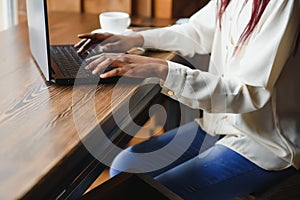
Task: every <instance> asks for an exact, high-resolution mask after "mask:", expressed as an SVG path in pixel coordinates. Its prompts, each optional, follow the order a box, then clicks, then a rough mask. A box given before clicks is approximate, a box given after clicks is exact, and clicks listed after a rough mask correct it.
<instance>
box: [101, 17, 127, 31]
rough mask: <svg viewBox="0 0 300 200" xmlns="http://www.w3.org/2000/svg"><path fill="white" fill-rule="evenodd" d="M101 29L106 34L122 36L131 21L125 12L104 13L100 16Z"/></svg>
mask: <svg viewBox="0 0 300 200" xmlns="http://www.w3.org/2000/svg"><path fill="white" fill-rule="evenodd" d="M99 20H100V26H101V29H102V30H103V31H105V32H109V33H113V34H120V33H123V32H125V31H126V29H127V28H128V27H129V25H130V23H131V20H130V16H129V14H128V13H125V12H104V13H101V14H100V15H99Z"/></svg>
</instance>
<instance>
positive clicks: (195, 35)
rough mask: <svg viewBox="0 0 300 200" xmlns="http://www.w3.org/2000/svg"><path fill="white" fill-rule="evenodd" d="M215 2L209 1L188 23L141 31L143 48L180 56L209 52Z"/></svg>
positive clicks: (214, 20)
mask: <svg viewBox="0 0 300 200" xmlns="http://www.w3.org/2000/svg"><path fill="white" fill-rule="evenodd" d="M216 1H217V0H211V1H210V2H209V3H208V4H207V5H206V6H204V7H203V8H202V9H201V10H199V11H198V12H197V13H195V14H194V15H193V16H192V17H191V18H190V20H189V22H188V23H185V24H182V25H173V26H170V27H165V28H158V29H154V30H147V31H142V32H141V34H142V35H143V37H144V47H145V48H155V49H161V50H167V51H176V52H178V53H179V54H181V55H182V56H189V57H192V56H194V54H208V53H210V52H211V48H212V42H213V36H214V31H215V26H216V20H217V19H216V16H217V14H216V12H217V3H216Z"/></svg>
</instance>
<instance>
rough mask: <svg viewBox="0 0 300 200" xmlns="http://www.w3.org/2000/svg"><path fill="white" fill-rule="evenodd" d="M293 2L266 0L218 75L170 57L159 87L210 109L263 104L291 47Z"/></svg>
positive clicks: (295, 15)
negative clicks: (228, 67)
mask: <svg viewBox="0 0 300 200" xmlns="http://www.w3.org/2000/svg"><path fill="white" fill-rule="evenodd" d="M295 4H296V1H293V0H278V1H270V5H269V6H268V7H267V8H268V9H267V10H266V12H265V13H264V15H263V16H262V18H261V20H260V23H259V24H258V26H257V27H256V30H255V32H254V33H253V36H252V37H251V38H250V40H249V41H248V43H247V46H244V47H243V48H244V50H243V54H242V56H241V57H240V58H239V59H237V60H236V61H235V62H234V63H233V64H234V65H235V66H234V68H235V70H234V71H231V72H232V73H230V72H229V73H228V74H227V75H225V76H222V75H221V74H218V73H217V72H202V71H200V70H192V69H188V68H187V67H185V66H183V65H180V64H178V63H173V62H169V72H168V76H167V79H166V81H165V82H164V83H163V93H165V94H167V95H170V94H171V95H172V96H171V97H172V98H174V99H177V100H178V101H180V102H182V103H183V104H186V105H188V106H190V107H193V108H200V109H204V110H206V111H207V112H213V113H224V112H228V113H245V112H251V111H254V110H257V109H259V108H262V107H263V106H264V105H266V103H267V102H268V101H269V100H270V97H271V96H272V90H273V88H274V85H275V83H276V80H277V79H278V76H279V75H280V72H281V70H282V68H283V67H284V65H285V62H286V61H287V59H288V57H289V55H290V54H291V50H292V49H293V45H294V42H295V41H294V39H295V36H296V32H297V29H298V23H299V19H298V15H299V11H298V10H297V7H296V6H295ZM210 67H211V66H210ZM174 80H176V81H174ZM170 91H172V92H170Z"/></svg>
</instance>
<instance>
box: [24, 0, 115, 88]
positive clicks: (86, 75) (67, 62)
mask: <svg viewBox="0 0 300 200" xmlns="http://www.w3.org/2000/svg"><path fill="white" fill-rule="evenodd" d="M26 7H27V20H28V32H29V44H30V51H31V54H32V56H33V58H34V60H35V62H36V63H37V65H38V67H39V68H40V70H41V72H42V74H43V75H44V77H45V79H46V81H48V82H53V83H56V84H59V85H74V84H75V83H76V84H77V83H79V84H84V83H87V84H95V83H96V84H99V83H111V82H116V81H117V80H118V77H114V78H108V79H101V78H100V77H99V74H98V75H93V74H92V73H91V71H87V70H85V66H86V65H87V62H86V61H85V59H86V57H87V56H88V55H82V56H80V55H78V54H77V53H76V49H75V48H74V46H73V45H50V39H49V28H48V13H47V2H46V0H26ZM110 69H111V67H109V68H107V69H106V70H105V71H107V70H110Z"/></svg>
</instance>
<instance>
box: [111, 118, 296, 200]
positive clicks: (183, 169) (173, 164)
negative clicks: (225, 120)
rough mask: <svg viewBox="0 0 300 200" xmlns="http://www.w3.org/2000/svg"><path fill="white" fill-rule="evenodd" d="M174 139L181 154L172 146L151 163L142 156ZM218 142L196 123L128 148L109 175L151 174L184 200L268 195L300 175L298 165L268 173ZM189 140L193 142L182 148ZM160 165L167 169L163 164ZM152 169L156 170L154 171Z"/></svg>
mask: <svg viewBox="0 0 300 200" xmlns="http://www.w3.org/2000/svg"><path fill="white" fill-rule="evenodd" d="M175 135H176V137H178V139H177V141H178V142H177V143H176V142H175V143H174V142H173V143H174V144H172V145H173V146H172V148H173V150H174V151H175V149H181V150H180V151H183V152H182V153H178V152H177V153H174V151H172V149H171V148H169V149H167V150H166V151H164V152H159V153H158V154H157V157H158V158H157V160H155V161H154V160H153V159H154V158H151V156H149V159H147V156H146V157H143V156H142V157H140V156H139V155H140V154H143V155H145V154H147V153H150V152H155V151H158V150H159V149H161V148H163V147H164V146H166V145H168V144H171V143H172V140H174V138H175ZM217 140H218V138H214V137H212V136H210V135H208V134H206V133H205V132H204V131H203V130H202V129H201V128H200V126H199V125H198V124H197V123H196V122H191V123H188V124H186V125H184V126H181V127H180V128H177V129H174V130H171V131H168V132H166V133H164V134H162V135H160V136H158V137H153V138H151V139H149V140H147V141H145V142H142V143H140V144H137V145H134V146H132V147H129V148H127V149H126V150H124V151H123V152H121V153H120V154H119V155H118V156H117V157H116V158H115V160H114V161H113V164H112V167H111V169H110V175H111V176H115V175H116V174H118V173H120V171H126V170H127V169H135V170H136V171H138V172H147V173H148V174H150V175H151V176H153V177H154V178H155V179H156V180H157V181H158V182H160V183H161V184H163V185H165V186H166V187H168V188H169V189H170V190H172V191H173V192H175V193H177V194H178V195H179V196H181V197H182V198H184V199H195V200H199V199H204V200H206V199H207V200H213V199H220V200H225V199H232V198H234V197H237V196H240V195H244V194H251V193H255V192H260V191H264V190H265V189H267V188H268V187H270V186H272V185H273V184H276V183H278V182H280V181H281V180H283V179H285V178H287V177H289V176H291V175H293V174H295V173H296V172H297V171H296V169H295V168H293V167H290V168H288V169H285V170H281V171H267V170H264V169H262V168H260V167H258V166H257V165H255V164H254V163H252V162H251V161H249V160H247V159H246V158H244V157H243V156H241V155H240V154H238V153H236V152H235V151H233V150H231V149H229V148H227V147H225V146H223V145H218V144H215V142H216V141H217ZM185 141H189V142H188V143H190V144H189V145H188V148H186V149H184V148H183V149H182V148H181V147H182V146H186V144H185ZM126 152H127V153H129V154H127V153H126ZM175 154H176V155H175ZM174 155H175V156H174ZM178 155H179V156H178ZM151 159H152V160H151ZM167 160H169V161H167ZM168 162H170V163H168ZM161 163H166V165H164V166H160V164H161ZM157 166H159V167H157ZM151 168H153V169H155V170H154V171H151V170H149V169H151Z"/></svg>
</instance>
